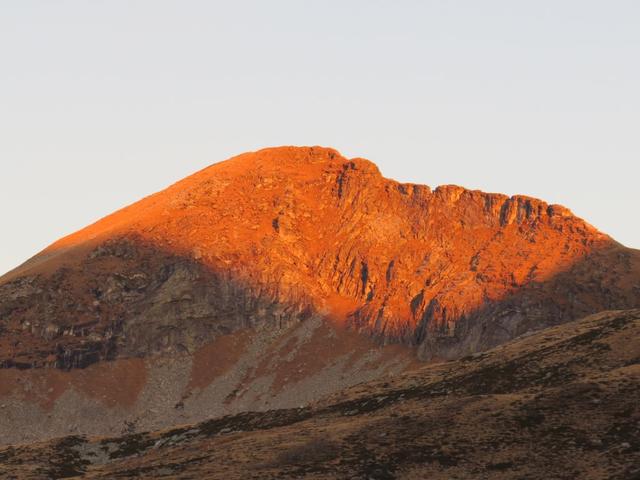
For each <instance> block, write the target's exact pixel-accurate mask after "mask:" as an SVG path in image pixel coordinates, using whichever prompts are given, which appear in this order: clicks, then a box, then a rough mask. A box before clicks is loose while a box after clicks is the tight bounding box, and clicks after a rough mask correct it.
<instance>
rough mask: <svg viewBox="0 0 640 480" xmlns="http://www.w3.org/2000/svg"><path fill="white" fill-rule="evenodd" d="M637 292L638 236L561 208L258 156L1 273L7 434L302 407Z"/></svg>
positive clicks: (355, 167) (326, 155) (319, 158)
mask: <svg viewBox="0 0 640 480" xmlns="http://www.w3.org/2000/svg"><path fill="white" fill-rule="evenodd" d="M633 307H640V254H639V252H638V251H635V250H631V249H627V248H624V247H623V246H621V245H620V244H618V243H617V242H615V241H614V240H612V239H611V238H610V237H608V236H606V235H604V234H602V233H600V232H598V231H597V230H596V229H594V228H593V227H591V226H590V225H588V224H587V223H586V222H584V221H583V220H581V219H579V218H577V217H575V216H574V215H572V214H571V212H569V211H568V210H567V209H566V208H563V207H560V206H557V205H548V204H546V203H545V202H543V201H540V200H536V199H532V198H528V197H522V196H515V197H507V196H504V195H499V194H488V193H483V192H478V191H470V190H466V189H464V188H461V187H456V186H442V187H438V188H436V189H435V190H431V189H430V188H429V187H427V186H422V185H413V184H401V183H398V182H395V181H393V180H389V179H385V178H384V177H382V176H381V174H380V172H379V171H378V169H377V167H376V166H375V165H374V164H373V163H371V162H369V161H368V160H364V159H346V158H344V157H342V156H341V155H340V154H339V153H338V152H336V151H335V150H331V149H326V148H320V147H281V148H273V149H266V150H261V151H258V152H253V153H247V154H244V155H240V156H238V157H235V158H233V159H230V160H227V161H225V162H221V163H218V164H215V165H212V166H211V167H209V168H206V169H204V170H202V171H200V172H198V173H196V174H194V175H192V176H190V177H188V178H186V179H184V180H182V181H180V182H178V183H176V184H175V185H173V186H171V187H169V188H168V189H166V190H164V191H162V192H159V193H157V194H154V195H151V196H149V197H147V198H145V199H143V200H141V201H139V202H137V203H135V204H133V205H131V206H129V207H126V208H124V209H122V210H120V211H118V212H116V213H114V214H112V215H110V216H108V217H106V218H104V219H102V220H100V221H98V222H96V223H95V224H93V225H91V226H89V227H87V228H85V229H83V230H81V231H79V232H77V233H74V234H72V235H70V236H68V237H66V238H63V239H61V240H60V241H58V242H56V243H55V244H53V245H52V246H50V247H48V248H47V249H45V250H44V251H43V252H41V253H40V254H38V255H36V256H35V257H33V258H32V259H31V260H29V261H28V262H26V263H25V264H24V265H22V266H21V267H19V268H17V269H15V270H14V271H12V272H10V273H8V274H7V275H5V276H4V277H2V278H1V279H0V367H1V368H0V402H2V404H3V405H4V410H3V411H4V412H5V415H2V416H0V427H1V428H2V430H1V431H2V432H5V433H3V434H2V436H0V443H2V442H4V443H6V442H17V441H28V440H34V439H38V438H46V437H50V436H51V435H62V434H66V433H90V434H106V433H108V434H116V433H120V432H122V431H128V430H140V429H153V428H161V427H162V426H167V425H171V424H174V423H187V422H196V421H199V420H201V419H203V418H207V417H208V416H212V415H223V414H231V413H236V412H239V411H246V410H268V409H273V408H284V407H293V406H298V405H304V404H307V403H308V402H310V401H312V400H316V399H318V398H321V397H323V396H325V395H327V394H330V393H333V392H336V391H338V390H340V389H342V388H345V387H347V386H349V385H353V384H355V383H358V382H362V381H367V380H371V379H374V378H380V377H387V376H389V375H392V374H396V373H399V372H402V371H404V370H406V369H407V368H410V367H412V366H413V365H414V364H415V360H416V359H421V360H442V359H451V358H460V357H461V356H464V355H468V354H471V353H474V352H479V351H482V350H485V349H487V348H491V347H493V346H495V345H499V344H501V343H504V342H506V341H508V340H510V339H512V338H514V337H516V336H519V335H522V334H525V333H527V332H531V331H535V330H538V329H541V328H544V327H548V326H551V325H554V324H559V323H563V322H567V321H570V320H572V319H575V318H579V317H582V316H584V315H588V314H591V313H595V312H598V311H601V310H605V309H626V308H633ZM79 410H80V411H83V412H85V413H86V414H85V415H79V416H75V415H74V414H73V412H76V411H79ZM71 416H74V419H76V418H77V420H74V421H73V422H70V421H69V418H70V417H71ZM92 419H97V420H95V421H94V420H92Z"/></svg>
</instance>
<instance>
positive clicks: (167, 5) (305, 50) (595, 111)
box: [0, 0, 640, 272]
mask: <svg viewBox="0 0 640 480" xmlns="http://www.w3.org/2000/svg"><path fill="white" fill-rule="evenodd" d="M0 68H1V70H0V73H1V75H0V167H1V168H0V213H1V214H2V235H1V236H0V272H4V271H6V270H9V269H10V268H12V267H14V266H16V265H17V264H19V263H21V262H22V261H24V260H26V259H27V258H28V257H30V256H31V255H33V254H35V253H36V252H37V251H38V250H40V249H42V248H43V247H45V246H46V245H47V244H49V243H51V242H52V241H54V240H55V239H57V238H59V237H60V236H62V235H64V234H67V233H70V232H72V231H74V230H77V229H78V228H80V227H82V226H84V225H86V224H88V223H90V222H92V221H94V220H96V219H97V218H99V217H101V216H104V215H105V214H108V213H110V212H111V211H113V210H115V209H117V208H119V207H122V206H124V205H126V204H128V203H131V202H133V201H135V200H137V199H139V198H141V197H142V196H144V195H147V194H149V193H152V192H154V191H156V190H159V189H161V188H163V187H165V186H167V185H168V184H170V183H172V182H174V181H176V180H178V179H180V178H181V177H184V176H186V175H187V174H189V173H192V172H194V171H196V170H198V169H200V168H202V167H204V166H206V165H208V164H210V163H213V162H215V161H219V160H223V159H225V158H227V157H229V156H232V155H234V154H238V153H241V152H244V151H248V150H256V149H258V148H262V147H266V146H273V145H283V144H294V145H325V146H333V147H335V148H337V149H338V150H340V151H341V152H342V153H343V154H345V155H347V156H363V157H366V158H369V159H371V160H373V161H374V162H376V163H377V164H378V165H379V167H380V169H381V170H382V172H383V174H384V175H385V176H387V177H392V178H396V179H398V180H402V181H412V182H417V183H425V184H428V185H431V186H436V185H439V184H445V183H455V184H459V185H463V186H466V187H471V188H480V189H483V190H487V191H497V192H504V193H507V194H515V193H523V194H528V195H532V196H536V197H540V198H543V199H545V200H547V201H549V202H552V203H562V204H564V205H566V206H568V207H569V208H571V209H572V210H573V211H574V212H575V213H577V214H579V215H580V216H582V217H584V218H585V219H586V220H587V221H589V222H590V223H592V224H594V225H595V226H597V227H598V228H600V229H601V230H603V231H605V232H607V233H610V234H611V235H613V236H614V237H615V238H616V239H618V240H619V241H621V242H623V243H625V244H626V245H628V246H633V247H636V248H637V247H640V225H639V223H638V220H637V214H636V209H637V206H638V201H637V199H638V194H637V191H638V183H639V180H638V175H639V173H640V171H639V170H640V168H639V164H640V132H639V129H640V2H638V1H616V0H601V1H588V0H575V1H569V0H547V1H545V0H530V1H524V0H521V1H518V0H508V1H506V0H505V1H477V0H468V1H453V0H452V1H428V0H423V1H408V0H407V1H401V0H395V1H374V0H368V1H355V0H354V1H348V0H342V1H329V0H323V1H310V0H309V1H303V0H298V1H282V0H269V1H239V0H236V1H208V2H204V1H188V0H180V1H162V0H147V1H135V0H128V1H119V0H109V1H99V0H93V1H91V0H84V1H60V0H42V1H33V0H0Z"/></svg>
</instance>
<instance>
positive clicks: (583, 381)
mask: <svg viewBox="0 0 640 480" xmlns="http://www.w3.org/2000/svg"><path fill="white" fill-rule="evenodd" d="M638 339H640V310H631V311H618V312H602V313H600V314H597V315H594V316H591V317H587V318H585V319H582V320H579V321H575V322H571V323H569V324H565V325H562V326H558V327H553V328H549V329H546V330H544V331H542V332H539V333H537V334H534V335H531V336H527V337H526V338H521V339H517V340H514V341H512V342H510V343H508V344H505V345H503V346H501V347H498V348H496V349H494V350H491V351H488V352H485V353H483V354H479V355H473V356H470V357H466V358H463V359H461V360H458V361H453V362H449V363H444V364H438V365H431V366H426V367H422V368H420V369H418V370H415V371H412V372H408V373H406V374H404V375H402V376H400V377H398V378H395V379H390V380H387V381H385V382H373V383H369V384H363V385H361V386H357V387H354V388H352V389H350V390H346V391H344V392H342V393H341V394H338V395H336V396H334V397H332V398H330V399H327V400H325V401H323V402H320V403H316V404H314V405H311V406H309V407H305V408H297V409H286V410H273V411H267V412H247V413H243V414H240V415H235V416H228V417H223V418H219V419H213V420H209V421H207V422H204V423H200V424H197V425H189V426H182V427H179V428H174V429H171V430H164V431H159V432H153V433H140V434H135V435H128V436H124V437H120V438H91V439H87V438H85V437H78V436H76V437H68V438H64V439H59V440H55V441H51V442H48V443H40V444H34V445H31V446H16V447H10V448H6V449H4V450H0V459H2V463H0V465H3V466H0V473H2V474H3V475H6V476H11V475H14V476H16V477H19V478H32V479H39V478H50V476H53V477H55V478H65V477H71V476H75V475H85V477H84V478H114V477H117V478H138V476H140V475H144V476H151V477H154V478H193V477H194V476H196V477H199V478H203V476H204V477H206V478H228V479H233V478H300V477H301V476H305V477H308V478H354V477H355V478H367V477H369V478H425V475H427V476H428V477H429V478H434V479H438V478H451V475H454V476H456V478H478V476H481V477H482V478H513V477H514V476H517V477H518V478H536V479H537V478H550V477H553V478H620V479H622V478H635V476H637V475H638V474H640V469H638V465H640V407H639V406H638V404H637V401H636V400H637V398H638V396H639V395H640V341H638Z"/></svg>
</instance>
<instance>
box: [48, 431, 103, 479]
mask: <svg viewBox="0 0 640 480" xmlns="http://www.w3.org/2000/svg"><path fill="white" fill-rule="evenodd" d="M84 443H87V440H86V438H85V437H78V436H70V437H65V438H63V439H62V440H59V441H58V442H56V443H54V444H53V447H52V449H53V451H52V453H51V456H50V457H49V465H48V466H47V467H46V468H45V469H44V471H42V473H44V474H45V475H47V477H46V478H70V477H76V476H79V475H82V474H84V473H85V471H86V469H87V466H88V465H89V464H90V463H91V462H89V461H88V460H83V459H82V458H81V456H80V453H79V452H78V450H76V449H75V447H78V446H80V445H82V444H84Z"/></svg>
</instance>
